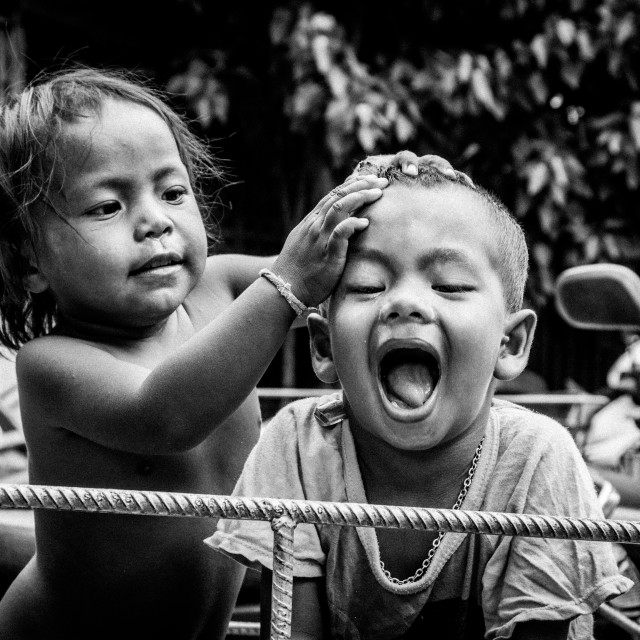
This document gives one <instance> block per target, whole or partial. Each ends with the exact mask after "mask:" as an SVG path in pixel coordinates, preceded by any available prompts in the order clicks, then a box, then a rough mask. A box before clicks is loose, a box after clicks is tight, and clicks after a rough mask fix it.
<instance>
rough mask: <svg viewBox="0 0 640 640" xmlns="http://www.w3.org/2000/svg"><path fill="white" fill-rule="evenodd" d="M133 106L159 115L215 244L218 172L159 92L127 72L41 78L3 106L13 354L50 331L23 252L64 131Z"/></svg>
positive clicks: (3, 251) (2, 321) (3, 312)
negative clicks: (116, 105) (114, 108)
mask: <svg viewBox="0 0 640 640" xmlns="http://www.w3.org/2000/svg"><path fill="white" fill-rule="evenodd" d="M109 98H111V99H116V100H123V101H128V102H132V103H135V104H138V105H142V106H144V107H147V108H149V109H151V110H152V111H154V112H155V113H157V114H158V115H159V116H160V117H161V118H162V119H163V120H164V122H165V123H166V124H167V126H168V127H169V130H170V131H171V133H172V135H173V137H174V139H175V141H176V145H177V147H178V152H179V154H180V158H181V160H182V162H183V163H184V165H185V167H186V169H187V172H188V174H189V178H190V181H191V185H192V188H193V190H194V194H195V197H196V199H197V201H198V204H199V206H200V211H201V214H202V217H203V219H204V221H205V227H206V228H207V236H208V238H209V246H210V247H212V246H213V245H214V244H215V243H216V242H218V240H219V234H218V229H217V225H216V224H215V222H214V220H213V217H212V208H213V202H212V201H211V200H210V199H209V198H207V197H206V196H205V187H206V186H208V182H209V181H211V180H213V181H220V180H222V178H223V172H222V170H221V168H220V167H219V165H218V163H217V161H215V160H214V158H213V156H212V154H211V152H210V151H209V149H208V148H207V146H206V145H205V144H204V143H203V142H202V141H200V140H199V139H198V138H197V137H196V135H195V134H194V133H192V132H191V131H190V130H189V128H188V126H187V124H186V123H185V122H184V121H183V120H182V119H181V118H180V116H179V115H178V114H177V113H175V112H174V111H173V110H172V109H171V107H169V106H168V105H167V104H166V103H165V102H164V100H163V99H162V97H161V94H160V92H159V91H157V90H155V89H153V88H151V87H150V86H148V84H147V83H146V82H145V80H143V79H141V78H138V77H137V76H134V75H133V74H131V73H129V72H125V71H104V70H99V69H91V68H84V67H82V68H74V69H73V70H66V71H61V72H57V73H51V74H42V75H41V76H39V77H37V78H36V79H34V80H33V82H31V83H30V84H29V85H28V86H27V87H26V88H25V89H24V90H23V91H21V92H20V93H19V94H18V95H17V96H14V97H12V98H9V99H8V100H7V101H6V102H5V103H4V104H2V105H1V106H0V343H2V344H4V345H5V346H8V347H10V348H11V349H18V348H19V347H20V346H21V345H22V344H24V343H25V342H28V341H29V340H31V339H32V338H35V337H37V336H39V335H43V334H44V333H46V332H47V331H49V330H50V329H51V327H52V325H53V323H54V321H55V315H56V306H55V301H54V300H53V297H52V296H51V294H50V293H49V292H47V291H45V292H44V293H41V294H37V295H36V294H29V293H28V292H27V291H25V289H24V286H23V278H24V277H25V276H26V275H28V273H29V268H30V267H29V260H28V258H27V257H26V252H25V245H27V246H28V245H29V244H30V245H31V246H32V247H35V242H36V240H37V238H38V216H37V215H36V214H35V212H34V207H35V205H37V204H38V203H44V204H45V205H47V206H48V207H49V208H50V209H51V210H53V211H54V212H55V213H56V214H57V215H60V214H59V213H58V212H57V211H55V208H53V207H52V206H51V203H50V202H49V199H48V193H50V190H51V189H52V188H61V187H62V185H61V184H56V183H55V182H56V181H55V180H54V177H55V175H56V173H55V167H56V161H57V159H58V158H59V156H60V143H61V138H62V136H63V134H64V127H65V125H66V124H68V123H71V122H74V121H75V120H77V119H79V118H83V117H87V116H99V115H100V112H101V109H102V105H103V104H104V102H105V100H107V99H109Z"/></svg>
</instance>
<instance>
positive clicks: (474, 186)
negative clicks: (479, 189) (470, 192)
mask: <svg viewBox="0 0 640 640" xmlns="http://www.w3.org/2000/svg"><path fill="white" fill-rule="evenodd" d="M456 175H457V176H458V178H462V179H463V180H464V181H465V182H466V183H467V184H468V185H469V186H470V187H473V188H474V189H475V188H476V185H475V184H473V180H472V179H471V178H470V177H469V176H468V175H467V174H466V173H463V172H462V171H456Z"/></svg>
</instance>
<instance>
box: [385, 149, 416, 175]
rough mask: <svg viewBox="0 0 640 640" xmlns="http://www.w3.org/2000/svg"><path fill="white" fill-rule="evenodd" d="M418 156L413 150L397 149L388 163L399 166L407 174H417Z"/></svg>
mask: <svg viewBox="0 0 640 640" xmlns="http://www.w3.org/2000/svg"><path fill="white" fill-rule="evenodd" d="M418 163H419V159H418V156H417V155H416V154H415V153H413V151H407V150H404V151H399V152H398V153H396V155H395V156H394V157H393V158H392V160H391V162H390V163H389V164H390V166H399V167H400V169H401V170H402V173H406V174H407V175H408V176H417V175H418Z"/></svg>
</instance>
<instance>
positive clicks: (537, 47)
mask: <svg viewBox="0 0 640 640" xmlns="http://www.w3.org/2000/svg"><path fill="white" fill-rule="evenodd" d="M531 52H532V53H533V55H534V56H535V59H536V60H537V62H538V64H539V65H540V66H541V67H542V68H543V69H544V68H545V67H546V66H547V60H548V58H549V49H548V47H547V38H546V36H544V35H543V34H542V33H539V34H538V35H537V36H535V37H534V38H533V40H532V41H531Z"/></svg>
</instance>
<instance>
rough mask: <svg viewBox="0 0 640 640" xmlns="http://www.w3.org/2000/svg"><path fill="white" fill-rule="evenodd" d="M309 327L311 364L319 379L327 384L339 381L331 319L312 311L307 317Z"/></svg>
mask: <svg viewBox="0 0 640 640" xmlns="http://www.w3.org/2000/svg"><path fill="white" fill-rule="evenodd" d="M307 328H308V329H309V337H310V338H311V342H310V345H309V346H310V349H311V364H312V365H313V370H314V371H315V373H316V376H318V379H319V380H321V381H322V382H325V383H326V384H333V383H334V382H338V374H337V372H336V366H335V364H334V362H333V353H332V352H331V338H330V337H329V321H328V320H327V318H325V317H324V316H321V315H320V314H319V313H310V314H309V317H308V318H307Z"/></svg>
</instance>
